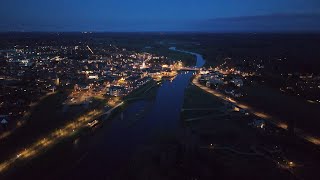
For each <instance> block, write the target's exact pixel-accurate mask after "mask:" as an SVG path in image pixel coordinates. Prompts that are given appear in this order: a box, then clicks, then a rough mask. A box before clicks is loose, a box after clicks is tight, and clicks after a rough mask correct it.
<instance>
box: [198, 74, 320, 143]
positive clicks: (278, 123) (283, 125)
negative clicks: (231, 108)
mask: <svg viewBox="0 0 320 180" xmlns="http://www.w3.org/2000/svg"><path fill="white" fill-rule="evenodd" d="M199 78H200V76H199V75H198V76H196V77H195V78H194V79H193V80H192V83H193V84H195V85H196V86H198V87H199V88H201V89H202V90H204V91H206V92H208V93H210V94H212V95H214V96H216V97H218V98H220V99H222V100H224V101H227V102H230V103H232V104H234V105H236V106H238V107H240V108H242V109H245V110H246V111H248V112H250V113H252V114H254V115H255V116H257V117H260V118H262V119H265V120H268V121H269V122H270V123H272V124H274V125H276V126H277V127H279V128H282V129H285V130H287V129H288V125H287V124H286V123H283V122H281V121H278V120H277V121H276V120H274V118H272V117H271V116H270V115H268V114H266V113H262V112H258V111H255V110H254V109H253V108H252V107H250V106H248V105H246V104H243V103H241V102H238V101H236V100H234V99H232V98H229V97H227V96H226V95H224V94H222V93H220V92H218V91H216V90H213V89H210V88H208V87H206V86H204V85H201V84H200V83H199ZM295 134H296V135H297V136H298V137H300V138H302V139H304V140H306V141H308V142H310V143H312V144H315V145H320V138H318V137H315V136H312V135H309V134H307V133H305V132H303V131H302V130H301V129H297V128H295Z"/></svg>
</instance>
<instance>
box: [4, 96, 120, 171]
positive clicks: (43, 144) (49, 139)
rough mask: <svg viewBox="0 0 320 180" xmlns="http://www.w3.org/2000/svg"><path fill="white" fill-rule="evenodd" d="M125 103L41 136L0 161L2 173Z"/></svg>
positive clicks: (87, 114)
mask: <svg viewBox="0 0 320 180" xmlns="http://www.w3.org/2000/svg"><path fill="white" fill-rule="evenodd" d="M121 105H123V102H121V103H119V104H118V105H117V106H115V107H113V108H112V109H110V110H109V111H107V112H106V113H104V112H103V111H102V110H99V111H98V110H92V111H90V112H88V113H86V114H84V115H82V116H81V117H79V118H77V119H75V120H74V121H72V122H71V123H68V124H66V125H65V126H63V127H61V128H59V129H57V130H55V131H54V132H51V133H50V134H49V135H47V136H46V137H43V138H40V139H39V140H38V141H36V142H34V143H33V144H32V145H30V146H29V147H27V148H25V149H23V150H22V151H20V152H18V153H17V154H15V155H13V156H12V157H11V158H9V159H8V160H6V161H4V162H1V163H0V173H3V172H5V171H6V170H8V169H9V168H11V167H13V166H14V165H15V164H16V163H19V161H21V160H30V159H32V158H34V157H36V156H37V155H40V154H41V153H42V152H44V151H45V150H47V149H49V148H50V147H52V146H54V145H55V144H57V143H58V142H60V141H61V140H63V139H64V138H67V137H71V136H72V135H74V134H75V133H77V132H79V131H80V130H81V129H82V128H84V127H86V126H87V123H88V122H90V121H92V120H94V119H96V118H98V117H100V116H102V115H104V114H108V115H109V114H110V113H111V112H112V111H113V110H114V109H116V108H117V107H119V106H121Z"/></svg>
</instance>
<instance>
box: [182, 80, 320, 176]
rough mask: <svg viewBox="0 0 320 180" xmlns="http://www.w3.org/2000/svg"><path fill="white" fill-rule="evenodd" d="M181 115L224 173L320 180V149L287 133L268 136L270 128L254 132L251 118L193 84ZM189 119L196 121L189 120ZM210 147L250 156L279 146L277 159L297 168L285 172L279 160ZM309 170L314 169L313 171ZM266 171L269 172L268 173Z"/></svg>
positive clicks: (200, 144) (188, 91)
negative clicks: (292, 137)
mask: <svg viewBox="0 0 320 180" xmlns="http://www.w3.org/2000/svg"><path fill="white" fill-rule="evenodd" d="M203 109H205V111H203ZM208 109H210V110H208ZM203 112H205V114H204V113H203ZM181 113H182V119H181V121H182V123H183V124H185V125H186V126H187V127H189V128H191V131H192V132H193V133H194V135H195V136H197V137H198V140H197V142H198V143H199V145H198V147H199V146H200V147H208V151H209V152H210V153H209V152H206V151H205V150H202V151H204V152H206V153H208V154H207V155H208V157H214V159H212V160H213V161H215V162H218V164H220V166H221V167H223V170H222V171H223V172H229V173H230V172H232V174H234V175H235V177H237V178H238V177H242V179H264V178H265V179H290V178H292V177H295V178H297V177H298V179H300V178H301V179H317V178H319V177H318V175H317V174H316V173H315V172H317V171H318V170H319V168H318V166H317V161H318V160H316V159H318V158H319V154H318V151H317V150H315V149H314V148H312V147H311V146H310V145H308V144H306V143H304V142H303V141H300V140H298V139H291V138H288V136H286V134H285V133H279V132H278V133H269V131H270V129H259V128H258V129H255V128H252V127H251V126H248V124H249V123H251V122H252V120H253V118H252V117H251V116H246V115H244V114H242V113H240V112H236V111H234V110H233V108H232V107H230V106H228V105H226V104H224V103H222V101H221V100H220V99H219V98H217V97H215V96H213V95H211V94H209V93H207V92H205V91H203V90H202V89H200V88H198V87H197V86H195V85H190V86H189V87H188V88H187V89H186V93H185V100H184V105H183V109H182V112H181ZM196 117H199V118H196ZM189 119H194V120H192V121H189ZM267 126H269V125H267ZM211 146H213V147H232V149H235V150H236V151H240V152H246V153H248V154H250V153H252V154H254V153H255V152H256V149H261V148H263V149H270V150H271V149H273V148H274V147H278V148H279V149H280V150H281V155H278V156H280V157H282V158H283V159H286V161H288V162H289V161H292V162H294V163H295V165H297V166H296V167H295V168H289V169H286V168H284V169H283V168H281V167H278V165H277V161H279V160H278V159H275V158H272V157H269V156H266V157H264V156H246V155H241V154H238V155H237V154H234V153H232V152H230V151H228V150H223V148H222V149H219V148H217V149H216V150H215V149H214V148H213V150H210V149H212V148H211ZM259 152H261V151H259ZM302 152H308V153H302ZM311 159H314V160H311ZM304 164H308V168H306V167H305V166H303V165H304ZM221 167H220V168H221ZM229 168H230V169H229ZM309 168H310V169H313V172H312V171H311V170H310V169H309ZM266 169H268V171H265V170H266ZM310 174H312V175H310ZM235 177H234V178H235Z"/></svg>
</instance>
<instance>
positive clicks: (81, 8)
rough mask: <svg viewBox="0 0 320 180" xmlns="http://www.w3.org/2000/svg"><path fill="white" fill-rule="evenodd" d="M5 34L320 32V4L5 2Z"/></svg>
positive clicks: (254, 0)
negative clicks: (26, 32) (13, 32)
mask: <svg viewBox="0 0 320 180" xmlns="http://www.w3.org/2000/svg"><path fill="white" fill-rule="evenodd" d="M0 17H1V19H0V31H23V30H24V31H290V30H292V31H299V30H305V31H319V30H320V0H50V1H49V0H1V1H0Z"/></svg>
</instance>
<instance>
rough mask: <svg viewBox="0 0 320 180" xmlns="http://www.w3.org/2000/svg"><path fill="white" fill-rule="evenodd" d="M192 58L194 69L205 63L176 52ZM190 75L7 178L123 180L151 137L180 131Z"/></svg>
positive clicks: (152, 138) (185, 75)
mask: <svg viewBox="0 0 320 180" xmlns="http://www.w3.org/2000/svg"><path fill="white" fill-rule="evenodd" d="M170 50H173V51H179V52H184V53H189V54H192V55H195V56H196V59H197V62H196V67H202V66H203V65H204V63H205V61H204V59H203V57H202V56H201V55H200V54H197V53H193V52H188V51H182V50H177V49H176V48H175V47H172V48H170ZM191 77H192V72H181V73H180V74H178V75H177V77H176V78H175V79H174V80H173V81H172V82H171V81H169V80H168V81H165V82H164V83H163V84H162V86H161V87H159V89H158V91H157V95H156V98H155V99H154V100H153V101H137V102H134V103H131V104H130V105H129V106H128V107H127V108H126V109H125V110H124V111H123V113H122V114H119V115H118V116H116V117H114V118H113V119H112V120H110V121H108V122H106V123H105V124H104V125H103V127H102V128H100V129H97V131H95V132H94V133H92V134H90V135H88V136H85V137H81V138H79V139H76V140H75V141H73V142H72V143H70V142H69V143H68V142H67V143H64V144H63V145H58V146H57V147H55V148H54V149H53V150H50V151H49V152H47V153H46V154H44V155H43V157H40V158H37V159H35V160H33V161H31V162H30V164H29V165H28V166H26V167H23V168H19V169H18V172H15V173H14V174H13V175H12V178H17V179H21V178H27V179H32V178H33V179H84V178H88V179H108V178H117V179H120V178H119V177H125V173H126V169H125V168H124V165H126V166H127V165H128V164H130V160H131V157H132V155H133V153H134V152H135V151H136V150H137V149H139V147H141V146H143V145H144V144H146V143H148V142H150V141H154V139H155V138H156V137H159V136H168V135H175V134H177V132H178V131H181V128H182V127H181V125H180V111H181V107H182V105H183V99H184V90H185V88H186V87H187V85H188V84H189V82H190V78H191Z"/></svg>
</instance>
